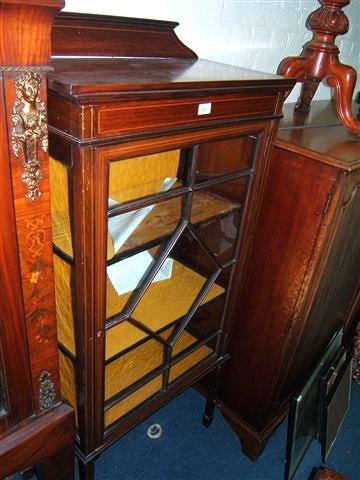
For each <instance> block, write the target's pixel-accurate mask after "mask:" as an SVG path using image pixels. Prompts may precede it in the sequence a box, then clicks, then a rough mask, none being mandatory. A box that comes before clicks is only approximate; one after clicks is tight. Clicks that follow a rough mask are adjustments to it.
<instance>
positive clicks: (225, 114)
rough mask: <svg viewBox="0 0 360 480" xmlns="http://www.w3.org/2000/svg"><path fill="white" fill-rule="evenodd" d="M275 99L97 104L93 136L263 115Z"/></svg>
mask: <svg viewBox="0 0 360 480" xmlns="http://www.w3.org/2000/svg"><path fill="white" fill-rule="evenodd" d="M276 101H277V98H276V96H271V95H263V96H260V95H258V94H257V96H256V97H252V96H246V97H239V96H236V97H234V96H228V97H226V96H222V97H221V98H207V97H201V98H190V99H182V100H179V99H176V100H171V99H169V100H166V101H163V102H159V101H157V102H155V101H148V102H127V103H125V104H124V103H119V104H117V105H116V104H115V105H112V106H111V107H104V106H99V107H96V114H95V128H94V136H95V137H98V138H99V137H108V136H114V135H118V134H124V133H132V132H134V131H136V130H141V131H142V132H144V131H148V130H157V129H161V128H163V127H165V126H166V127H167V128H169V127H170V128H171V126H180V125H182V124H197V123H203V122H206V121H207V122H208V121H213V120H226V119H237V118H238V119H245V118H246V119H248V118H251V119H253V118H257V117H264V116H269V115H273V114H274V112H275V107H276ZM202 112H208V113H202Z"/></svg>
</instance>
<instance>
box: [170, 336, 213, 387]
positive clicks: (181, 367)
mask: <svg viewBox="0 0 360 480" xmlns="http://www.w3.org/2000/svg"><path fill="white" fill-rule="evenodd" d="M178 342H179V344H180V345H182V344H184V343H185V344H188V345H189V347H190V348H191V346H193V347H194V346H195V342H196V339H195V337H193V336H192V335H190V334H189V333H188V332H187V331H186V330H185V331H184V332H183V333H182V335H181V337H180V338H179V340H178ZM213 344H214V342H212V343H211V344H209V345H208V344H207V343H205V344H203V345H200V346H198V347H197V348H194V349H192V350H191V351H190V352H189V353H188V354H187V355H186V356H184V357H182V356H180V355H181V354H180V355H179V358H178V359H177V358H176V357H175V359H174V361H173V362H172V366H171V367H170V372H169V382H170V383H172V382H174V381H175V380H177V379H178V378H179V377H181V376H182V375H184V374H185V373H186V372H188V371H189V370H190V369H192V368H195V367H196V366H197V365H199V364H200V362H202V361H204V360H205V359H207V358H208V357H210V356H211V355H213V354H214V346H213ZM176 354H178V345H176V347H175V348H174V350H173V355H174V356H175V355H176Z"/></svg>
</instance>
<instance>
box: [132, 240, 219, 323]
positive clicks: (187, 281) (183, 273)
mask: <svg viewBox="0 0 360 480" xmlns="http://www.w3.org/2000/svg"><path fill="white" fill-rule="evenodd" d="M191 238H192V236H191V234H190V233H189V232H188V231H185V232H184V233H183V234H182V236H181V237H180V239H179V240H178V242H176V244H175V246H174V248H173V250H172V252H171V254H170V257H169V259H168V260H167V261H168V262H169V268H168V272H167V274H168V275H167V278H165V279H164V280H163V281H158V282H152V284H151V286H150V287H149V288H148V290H146V292H145V294H144V296H143V297H142V298H141V300H140V302H139V303H138V305H137V306H136V308H135V309H134V311H133V312H132V313H131V317H132V318H134V319H135V320H137V321H139V322H141V323H142V324H143V325H145V326H146V327H148V328H149V329H151V330H152V331H158V330H159V329H161V328H163V327H165V326H166V325H170V324H172V323H173V322H176V321H177V320H179V319H180V318H182V317H183V316H184V315H186V314H187V313H188V311H189V309H190V308H191V307H192V305H193V303H194V302H195V300H196V299H197V298H198V295H199V294H201V291H202V289H203V287H204V286H205V284H206V282H207V280H208V278H209V277H210V276H211V275H212V274H213V273H214V271H216V270H217V265H216V263H214V261H213V260H212V259H211V258H210V257H209V256H208V255H207V254H206V253H204V251H203V250H202V249H201V248H200V246H199V244H198V243H190V239H191ZM189 248H190V249H191V252H189ZM222 293H223V289H222V288H221V287H219V286H217V285H216V284H214V285H212V286H211V288H210V289H209V291H208V292H207V294H206V295H205V297H204V298H203V299H202V300H201V302H200V303H206V302H208V301H210V300H211V299H212V298H215V297H216V296H218V295H221V294H222Z"/></svg>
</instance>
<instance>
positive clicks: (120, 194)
mask: <svg viewBox="0 0 360 480" xmlns="http://www.w3.org/2000/svg"><path fill="white" fill-rule="evenodd" d="M184 161H185V159H184V160H183V159H182V155H180V150H171V151H168V152H162V153H155V154H153V155H146V156H142V157H136V158H130V159H126V160H118V161H114V162H111V164H110V178H109V196H110V199H111V202H112V205H113V204H116V203H126V202H130V201H131V200H136V199H138V198H142V197H147V196H149V195H155V194H157V193H160V192H163V191H167V190H170V189H175V188H178V187H181V186H183V184H184V179H183V171H185V170H186V169H185V168H183V162H184Z"/></svg>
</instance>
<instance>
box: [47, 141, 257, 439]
mask: <svg viewBox="0 0 360 480" xmlns="http://www.w3.org/2000/svg"><path fill="white" fill-rule="evenodd" d="M258 140H259V135H257V134H254V135H249V134H248V135H238V136H236V137H231V138H220V139H214V140H212V141H207V142H196V141H193V142H192V143H190V142H187V143H185V142H183V144H181V143H180V142H179V141H178V140H177V141H176V142H175V141H172V140H171V138H169V139H164V140H162V141H157V142H154V141H153V140H148V141H141V142H138V143H136V142H134V143H128V144H126V143H125V144H122V145H118V146H113V147H101V148H98V149H96V151H95V152H94V151H91V152H90V151H89V150H85V149H83V150H82V151H81V150H80V151H79V154H78V156H77V157H75V158H74V161H73V163H72V164H71V162H68V164H66V163H64V162H61V161H59V160H57V159H55V158H53V159H51V161H50V169H51V185H52V188H51V192H52V218H53V238H54V268H55V287H56V299H57V302H56V303H57V314H58V335H59V348H60V353H59V354H60V370H61V378H62V380H61V382H62V394H63V396H64V398H66V399H67V401H68V402H69V403H70V404H71V405H73V406H74V407H75V408H76V407H78V409H77V414H78V419H79V430H80V436H81V432H83V433H84V434H85V432H89V431H90V430H91V429H93V430H92V431H93V432H97V433H96V435H95V437H97V438H96V439H93V440H92V441H91V442H88V445H87V446H88V448H93V447H94V445H95V444H96V442H100V441H102V439H103V438H106V437H107V436H108V435H111V434H112V432H114V431H116V430H118V431H121V430H126V428H128V426H129V425H130V424H131V422H132V419H134V418H136V416H137V415H141V412H144V411H145V410H146V409H147V408H150V409H151V408H153V406H154V405H155V404H156V402H160V403H161V402H164V401H165V399H166V398H167V397H169V396H170V395H171V393H172V392H175V391H177V390H179V389H180V388H181V386H185V385H186V384H190V383H191V382H193V381H194V379H196V378H198V377H199V376H200V375H203V374H205V373H206V372H208V371H210V370H211V369H214V368H215V367H216V366H217V365H219V364H220V363H221V362H222V361H224V359H225V353H226V352H224V351H223V349H222V340H223V334H224V329H225V325H226V304H227V298H228V293H229V291H230V286H231V281H232V271H233V268H234V265H235V264H236V263H237V258H238V254H239V252H238V243H239V242H238V240H239V232H240V227H241V220H242V217H243V213H244V209H245V206H246V204H247V197H248V192H249V186H250V184H251V179H252V175H253V172H254V168H255V160H256V152H257V145H258ZM158 144H163V146H162V148H159V147H158V146H157V145H158ZM182 388H184V387H182ZM90 399H91V400H90ZM80 402H83V403H80ZM91 402H94V403H93V405H94V404H95V405H97V407H96V408H97V415H96V418H93V416H92V419H91V420H90V418H89V417H88V416H87V413H86V411H87V409H88V410H89V409H90V404H91ZM91 422H92V423H91ZM87 438H88V437H87ZM91 444H92V446H91Z"/></svg>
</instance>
